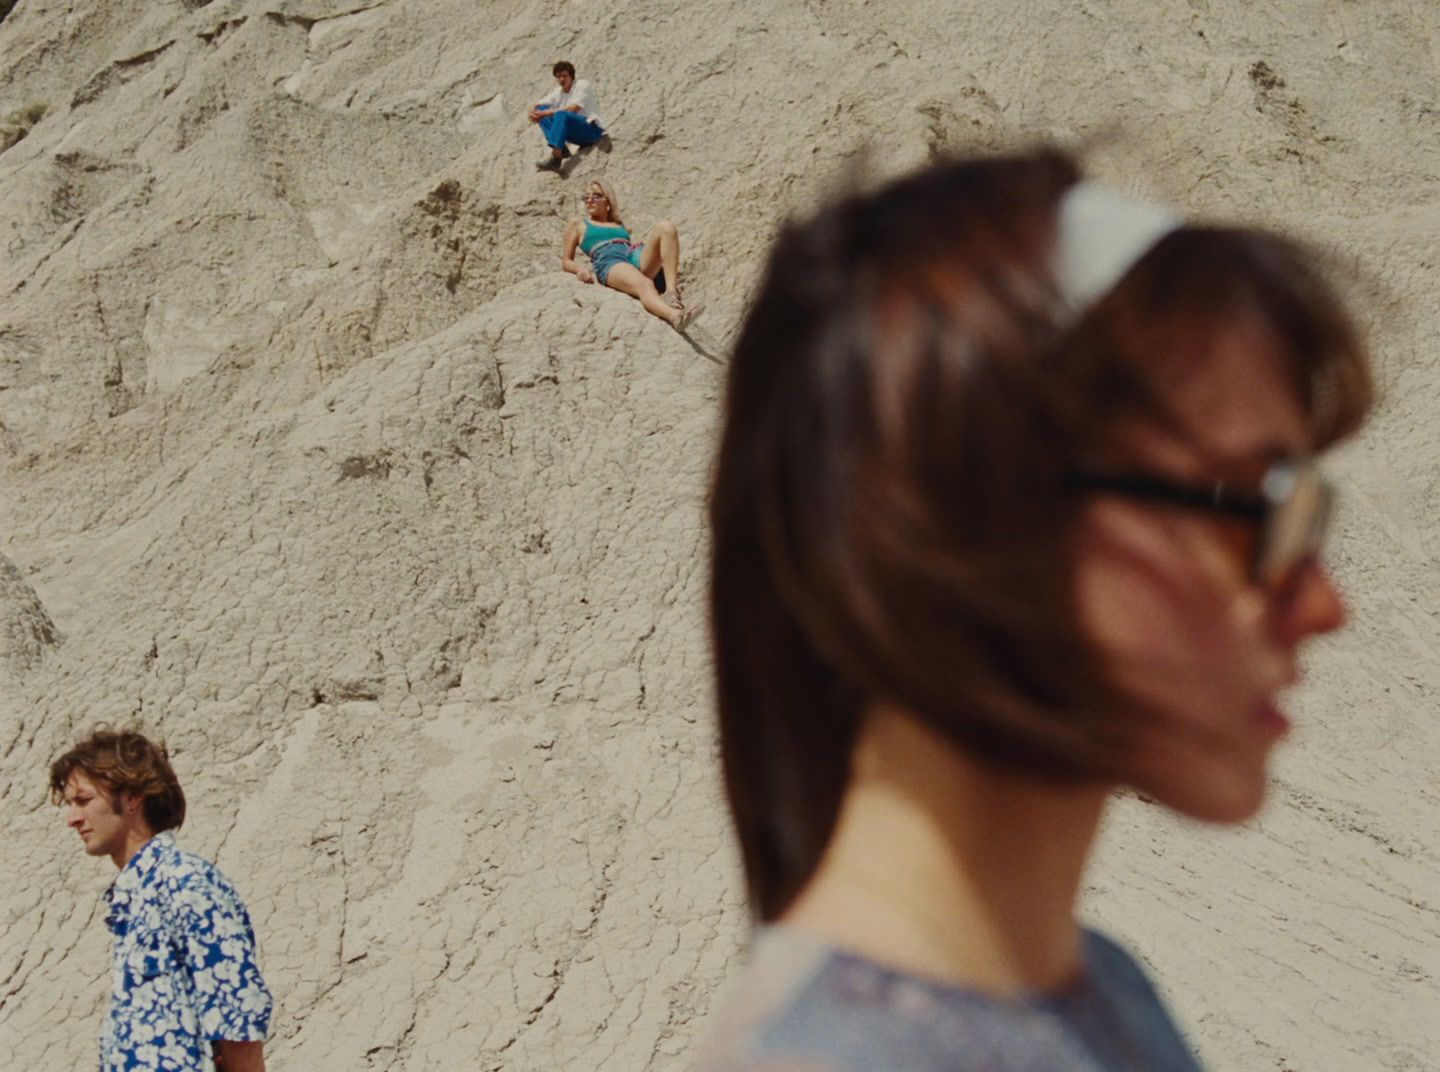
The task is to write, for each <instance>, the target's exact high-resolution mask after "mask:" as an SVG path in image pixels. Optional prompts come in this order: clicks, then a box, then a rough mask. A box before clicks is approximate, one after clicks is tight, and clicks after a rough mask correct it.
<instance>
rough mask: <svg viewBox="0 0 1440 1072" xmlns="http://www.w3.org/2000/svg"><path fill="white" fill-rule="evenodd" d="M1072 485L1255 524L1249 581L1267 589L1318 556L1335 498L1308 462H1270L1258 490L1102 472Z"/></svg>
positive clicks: (1087, 471) (1082, 473) (1074, 478)
mask: <svg viewBox="0 0 1440 1072" xmlns="http://www.w3.org/2000/svg"><path fill="white" fill-rule="evenodd" d="M1070 484H1071V486H1072V487H1075V488H1078V489H1079V490H1082V491H1089V492H1095V493H1097V494H1102V495H1116V496H1119V497H1121V498H1126V499H1135V500H1138V501H1141V502H1153V503H1158V504H1160V505H1162V506H1173V507H1176V508H1179V509H1183V510H1200V511H1205V512H1208V513H1215V514H1222V515H1225V516H1227V517H1233V518H1237V519H1239V520H1244V521H1249V522H1251V523H1253V524H1254V525H1255V526H1256V528H1257V531H1258V534H1259V539H1258V540H1256V542H1255V551H1254V554H1253V557H1252V559H1251V562H1250V578H1251V580H1252V581H1254V582H1255V583H1257V584H1260V585H1264V586H1266V587H1271V588H1275V587H1280V586H1282V585H1283V584H1284V583H1285V582H1286V581H1287V580H1289V579H1290V578H1291V577H1293V576H1294V574H1295V571H1296V570H1297V569H1298V568H1299V567H1300V566H1301V565H1303V564H1304V563H1306V562H1308V561H1310V560H1311V559H1314V558H1316V557H1317V556H1318V555H1319V554H1320V550H1321V548H1322V547H1323V545H1324V542H1325V533H1326V531H1327V529H1328V528H1329V523H1330V511H1331V506H1332V504H1333V502H1334V498H1335V495H1334V490H1333V489H1332V487H1331V485H1330V482H1329V481H1328V480H1326V478H1325V476H1324V475H1323V474H1322V473H1321V472H1320V470H1319V467H1318V466H1316V464H1315V463H1314V462H1313V461H1311V460H1309V459H1292V460H1288V461H1278V462H1274V463H1273V464H1271V466H1270V467H1269V468H1268V469H1267V470H1266V471H1265V475H1264V477H1263V478H1262V479H1261V481H1260V487H1259V490H1258V491H1256V490H1246V489H1241V488H1236V487H1233V486H1232V484H1231V483H1230V482H1227V481H1224V480H1216V481H1213V482H1210V483H1187V482H1185V481H1177V480H1172V479H1170V478H1169V477H1165V476H1159V475H1157V474H1154V473H1144V472H1137V471H1131V470H1119V469H1114V470H1112V469H1104V468H1083V469H1079V470H1077V471H1076V472H1074V473H1072V474H1071V477H1070Z"/></svg>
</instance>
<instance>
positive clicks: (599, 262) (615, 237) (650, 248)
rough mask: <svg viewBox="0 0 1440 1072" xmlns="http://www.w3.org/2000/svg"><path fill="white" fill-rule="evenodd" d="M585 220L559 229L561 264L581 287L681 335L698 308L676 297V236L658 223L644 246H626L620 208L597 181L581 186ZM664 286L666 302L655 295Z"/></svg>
mask: <svg viewBox="0 0 1440 1072" xmlns="http://www.w3.org/2000/svg"><path fill="white" fill-rule="evenodd" d="M584 202H585V216H584V217H581V216H576V217H575V218H574V219H572V220H571V221H570V222H569V223H568V224H566V225H565V246H564V252H563V253H562V254H561V265H562V266H563V267H564V269H565V270H566V271H567V272H572V273H574V274H575V275H576V276H578V277H579V279H580V282H582V283H594V282H595V281H597V280H598V281H599V282H600V283H601V284H603V285H604V286H607V287H613V288H614V289H616V290H618V291H620V292H621V293H624V294H629V295H630V296H631V297H632V298H639V299H640V304H641V305H643V306H645V310H646V311H647V312H649V313H652V314H654V315H655V316H658V317H659V318H660V319H661V320H663V321H665V322H666V323H667V324H669V325H670V326H671V327H672V328H674V329H675V330H676V331H684V330H685V329H686V328H687V327H688V326H689V325H690V322H691V321H693V320H694V319H695V318H696V317H697V316H699V315H700V312H701V310H702V308H703V306H700V305H692V306H687V305H686V304H685V302H684V300H683V299H682V298H681V297H680V232H679V231H677V230H676V229H675V225H674V224H673V223H671V222H670V221H669V220H661V221H660V222H659V223H657V224H656V225H655V227H654V229H653V230H652V231H651V232H650V234H649V236H648V237H647V238H646V239H645V241H644V242H638V243H637V242H632V241H630V232H629V231H628V230H626V228H625V224H624V223H623V222H622V221H621V218H620V203H619V200H618V199H617V198H616V197H615V191H614V190H612V189H610V186H609V184H607V183H604V182H601V181H600V180H598V179H595V180H592V181H591V182H590V183H588V184H587V185H586V187H585V194H584ZM577 247H578V248H579V249H580V251H581V252H582V253H584V254H585V255H586V256H588V257H589V258H590V265H591V267H589V268H586V267H585V266H584V265H582V264H581V263H580V262H579V261H577V260H576V259H575V250H576V248H577ZM667 281H668V283H669V286H670V293H671V295H672V296H673V301H672V302H667V301H666V300H665V299H664V298H662V297H661V296H660V295H662V294H664V293H665V288H666V283H667Z"/></svg>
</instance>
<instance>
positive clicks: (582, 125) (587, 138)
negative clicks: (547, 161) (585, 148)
mask: <svg viewBox="0 0 1440 1072" xmlns="http://www.w3.org/2000/svg"><path fill="white" fill-rule="evenodd" d="M540 129H541V130H543V131H544V132H545V144H547V145H549V146H550V148H552V149H564V148H565V143H566V142H567V141H568V142H570V144H572V145H594V144H595V143H596V142H597V141H599V140H600V139H601V138H603V137H604V136H605V131H604V130H603V129H601V127H600V124H599V123H592V122H590V120H588V119H585V118H583V117H582V116H580V115H579V114H577V113H576V112H552V113H551V114H549V115H546V116H541V117H540Z"/></svg>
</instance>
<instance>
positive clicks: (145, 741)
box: [50, 725, 185, 834]
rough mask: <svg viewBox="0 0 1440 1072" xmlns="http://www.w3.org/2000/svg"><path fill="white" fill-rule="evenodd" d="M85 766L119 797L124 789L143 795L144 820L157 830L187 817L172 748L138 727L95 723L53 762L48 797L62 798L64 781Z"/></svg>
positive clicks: (115, 802) (178, 824) (108, 790)
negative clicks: (124, 727) (171, 760)
mask: <svg viewBox="0 0 1440 1072" xmlns="http://www.w3.org/2000/svg"><path fill="white" fill-rule="evenodd" d="M77 770H78V771H84V772H85V773H86V774H87V775H89V776H90V777H91V778H92V779H93V780H94V781H95V782H96V784H98V785H100V786H103V787H104V788H105V790H106V791H107V792H108V793H110V794H111V795H112V796H114V797H116V798H117V799H115V800H112V801H111V803H112V805H113V806H114V807H115V808H116V810H117V811H118V810H119V805H120V801H119V799H118V797H119V796H120V795H121V794H128V795H130V796H136V797H140V798H141V801H142V808H143V810H144V813H145V822H146V823H147V824H149V826H150V829H151V830H153V831H154V832H155V833H157V834H158V833H160V831H162V830H172V829H176V828H178V827H179V826H180V825H181V824H182V823H184V822H185V793H184V791H183V790H182V789H181V788H180V779H178V778H176V777H175V771H174V770H173V769H172V768H171V766H170V752H169V750H168V749H167V748H166V747H165V743H164V742H163V741H162V742H160V743H158V744H157V743H156V742H154V741H152V740H150V739H149V738H148V737H146V736H145V735H144V734H142V733H138V732H136V731H134V730H112V729H110V728H108V727H106V726H103V725H102V726H97V727H96V728H95V729H94V730H93V731H92V732H91V733H90V735H89V736H87V737H86V738H84V739H83V740H81V741H80V742H79V743H78V744H76V745H75V747H74V748H72V749H70V751H68V752H66V753H65V754H64V755H62V756H61V757H60V758H59V759H57V760H56V761H55V762H54V763H52V764H50V799H51V800H53V801H55V803H57V804H58V803H61V802H62V801H63V800H64V798H65V785H66V783H67V782H69V780H70V775H71V774H73V773H74V772H75V771H77Z"/></svg>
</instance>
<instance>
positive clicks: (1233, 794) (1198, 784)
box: [1136, 771, 1268, 826]
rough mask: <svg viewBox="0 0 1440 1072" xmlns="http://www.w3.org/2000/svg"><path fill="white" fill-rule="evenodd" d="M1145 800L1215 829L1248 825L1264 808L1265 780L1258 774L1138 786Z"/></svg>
mask: <svg viewBox="0 0 1440 1072" xmlns="http://www.w3.org/2000/svg"><path fill="white" fill-rule="evenodd" d="M1136 788H1138V789H1139V790H1140V792H1141V793H1143V794H1144V795H1145V796H1146V797H1148V798H1150V799H1151V800H1154V801H1156V802H1157V803H1159V804H1163V805H1164V806H1165V807H1167V808H1169V809H1170V810H1171V811H1173V812H1175V813H1176V814H1177V815H1182V816H1184V817H1185V818H1187V819H1194V820H1195V821H1196V822H1201V823H1213V824H1215V825H1217V826H1236V825H1238V824H1240V823H1245V822H1249V821H1250V820H1251V819H1253V818H1255V816H1256V815H1258V814H1259V813H1260V809H1261V808H1262V807H1264V805H1265V796H1266V792H1267V790H1268V778H1267V777H1266V775H1265V773H1264V771H1260V772H1259V773H1258V774H1248V773H1247V774H1245V775H1238V774H1231V775H1228V776H1226V775H1216V776H1215V777H1213V778H1208V779H1197V778H1194V777H1189V778H1186V779H1185V780H1184V781H1183V782H1180V783H1176V782H1170V783H1168V784H1160V785H1139V786H1137V787H1136Z"/></svg>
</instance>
